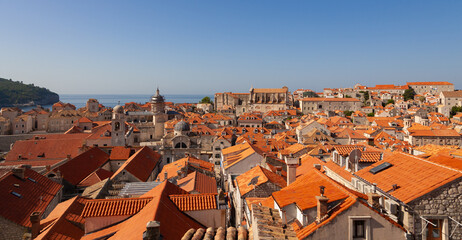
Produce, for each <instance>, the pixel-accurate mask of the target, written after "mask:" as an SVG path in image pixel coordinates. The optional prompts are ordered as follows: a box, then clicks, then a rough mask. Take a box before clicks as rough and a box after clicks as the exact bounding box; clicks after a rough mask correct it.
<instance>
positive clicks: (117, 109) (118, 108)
mask: <svg viewBox="0 0 462 240" xmlns="http://www.w3.org/2000/svg"><path fill="white" fill-rule="evenodd" d="M112 112H114V113H124V108H123V107H122V106H120V105H117V106H115V107H114V109H113V110H112Z"/></svg>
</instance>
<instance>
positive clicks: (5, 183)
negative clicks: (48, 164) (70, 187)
mask: <svg viewBox="0 0 462 240" xmlns="http://www.w3.org/2000/svg"><path fill="white" fill-rule="evenodd" d="M24 176H25V177H24V179H19V178H18V177H16V176H15V175H13V173H12V172H10V173H7V174H5V175H3V177H1V178H0V199H1V201H2V203H1V204H0V216H2V217H4V218H6V219H8V220H10V221H12V222H14V223H16V224H19V225H21V226H25V227H30V226H31V223H30V220H29V217H30V215H31V214H32V213H33V212H41V213H43V212H44V211H45V209H46V208H47V207H48V205H49V204H50V203H51V201H52V200H53V198H54V197H55V196H56V194H58V192H59V191H60V189H61V187H62V185H61V184H58V183H56V182H54V181H52V180H50V179H48V178H46V177H44V176H42V175H40V174H39V173H37V172H35V171H34V170H31V169H28V168H26V169H25V170H24ZM16 184H17V185H16ZM16 186H18V187H16ZM13 192H15V193H18V194H20V196H19V197H18V196H15V195H13Z"/></svg>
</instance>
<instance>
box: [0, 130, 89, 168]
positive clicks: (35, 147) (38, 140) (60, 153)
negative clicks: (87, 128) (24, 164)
mask: <svg viewBox="0 0 462 240" xmlns="http://www.w3.org/2000/svg"><path fill="white" fill-rule="evenodd" d="M87 136H88V134H87V133H76V134H49V135H37V136H36V137H34V138H33V139H31V140H21V141H16V142H15V143H14V145H13V148H12V149H11V151H10V152H8V154H7V155H6V157H5V160H6V161H14V160H18V159H19V156H21V158H22V159H36V158H38V157H39V156H43V155H44V156H43V157H42V158H43V159H58V158H66V157H67V155H71V157H75V156H77V155H78V154H79V153H80V148H81V147H82V145H83V142H84V139H85V138H86V137H87Z"/></svg>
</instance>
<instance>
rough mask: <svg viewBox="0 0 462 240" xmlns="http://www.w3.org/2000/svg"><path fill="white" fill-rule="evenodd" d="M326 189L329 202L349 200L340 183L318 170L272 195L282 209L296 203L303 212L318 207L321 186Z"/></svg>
mask: <svg viewBox="0 0 462 240" xmlns="http://www.w3.org/2000/svg"><path fill="white" fill-rule="evenodd" d="M321 185H322V186H324V187H325V192H324V194H325V196H326V197H327V198H329V202H333V201H337V200H340V199H345V198H347V197H348V196H349V195H350V194H349V192H348V191H346V190H345V189H344V188H343V187H341V186H340V185H339V184H338V183H336V182H335V181H333V180H332V179H330V178H328V177H327V176H325V175H324V174H323V173H321V172H320V171H318V170H316V169H314V168H313V169H312V170H311V171H310V172H308V173H307V174H305V175H302V176H300V177H299V178H297V179H296V180H295V181H294V182H293V183H291V184H290V185H289V186H287V187H285V188H283V189H281V190H280V191H277V192H274V193H273V194H272V196H273V198H274V200H275V201H276V202H277V204H278V205H279V207H280V208H282V207H285V206H287V205H290V204H292V203H295V204H296V205H297V206H298V207H299V208H300V209H301V210H306V209H309V208H312V207H315V206H316V204H317V203H316V198H315V196H318V195H319V186H321Z"/></svg>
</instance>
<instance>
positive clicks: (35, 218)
mask: <svg viewBox="0 0 462 240" xmlns="http://www.w3.org/2000/svg"><path fill="white" fill-rule="evenodd" d="M30 222H31V223H32V227H31V237H32V239H34V238H36V237H37V236H38V235H39V233H40V212H33V213H32V214H31V215H30Z"/></svg>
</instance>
